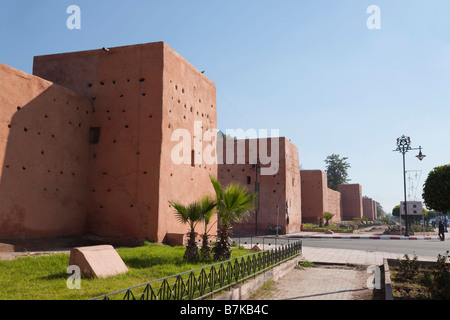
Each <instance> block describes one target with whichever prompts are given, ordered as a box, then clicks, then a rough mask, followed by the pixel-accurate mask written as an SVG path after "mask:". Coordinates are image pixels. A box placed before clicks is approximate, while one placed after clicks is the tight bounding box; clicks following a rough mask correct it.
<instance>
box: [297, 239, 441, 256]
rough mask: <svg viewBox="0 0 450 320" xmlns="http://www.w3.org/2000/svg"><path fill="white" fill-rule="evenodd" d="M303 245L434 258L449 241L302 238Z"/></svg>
mask: <svg viewBox="0 0 450 320" xmlns="http://www.w3.org/2000/svg"><path fill="white" fill-rule="evenodd" d="M302 243H303V247H312V248H333V249H346V250H360V251H368V252H391V253H398V254H408V255H410V256H414V255H417V256H426V257H433V258H436V257H437V255H438V254H445V252H446V251H447V250H450V241H445V242H442V241H439V240H414V241H401V240H398V241H396V240H365V239H361V240H346V239H302Z"/></svg>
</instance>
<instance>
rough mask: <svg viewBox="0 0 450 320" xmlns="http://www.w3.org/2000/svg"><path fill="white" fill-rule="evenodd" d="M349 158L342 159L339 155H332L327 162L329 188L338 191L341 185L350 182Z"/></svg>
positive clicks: (326, 170)
mask: <svg viewBox="0 0 450 320" xmlns="http://www.w3.org/2000/svg"><path fill="white" fill-rule="evenodd" d="M347 160H348V158H347V157H343V158H341V157H340V156H339V155H338V154H332V155H331V156H328V157H327V159H326V160H325V163H326V169H325V172H326V173H327V178H328V188H330V189H333V190H336V191H338V189H339V185H341V184H346V183H348V182H349V181H350V179H349V178H348V169H349V168H350V164H349V163H348V162H347Z"/></svg>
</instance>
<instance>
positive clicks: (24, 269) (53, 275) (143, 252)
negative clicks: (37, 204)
mask: <svg viewBox="0 0 450 320" xmlns="http://www.w3.org/2000/svg"><path fill="white" fill-rule="evenodd" d="M184 251H185V247H169V246H164V245H159V244H153V243H146V244H144V245H143V246H140V247H136V248H119V249H117V252H118V253H119V255H120V256H121V258H122V259H123V261H124V262H125V264H126V265H127V267H128V269H129V272H128V273H126V274H122V275H117V276H114V277H111V278H107V279H82V280H81V289H79V290H78V289H73V290H70V289H68V288H67V279H68V278H69V275H68V274H67V267H68V266H69V255H68V254H54V255H50V256H40V257H24V258H17V259H15V260H12V261H0V300H80V299H82V300H85V299H89V298H94V297H97V296H100V295H102V294H106V293H110V292H114V291H118V290H121V289H125V288H128V287H131V286H134V285H138V284H141V283H144V282H148V281H151V280H156V279H159V278H163V277H166V276H170V275H174V274H177V273H181V272H184V271H188V270H191V269H196V268H200V267H202V266H204V265H209V264H213V263H214V262H199V263H189V262H187V261H185V260H184V259H183V254H184ZM248 253H249V252H248V251H247V250H243V249H236V248H234V249H233V250H232V254H233V256H232V257H233V258H235V257H239V256H243V255H246V254H248Z"/></svg>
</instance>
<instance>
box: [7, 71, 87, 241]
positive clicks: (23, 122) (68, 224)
mask: <svg viewBox="0 0 450 320" xmlns="http://www.w3.org/2000/svg"><path fill="white" fill-rule="evenodd" d="M0 106H1V108H0V153H1V154H2V156H1V160H0V172H1V180H0V238H2V239H25V238H45V237H56V236H72V235H79V234H82V233H83V232H84V227H85V222H86V207H87V204H88V192H87V189H86V185H87V181H88V171H87V168H88V163H89V145H88V144H87V141H88V140H89V124H90V116H91V111H92V103H91V101H90V100H89V99H87V98H85V97H82V96H80V95H78V94H76V93H74V92H72V91H70V90H68V89H66V88H63V87H61V86H58V85H55V84H53V83H52V82H49V81H46V80H44V79H41V78H39V77H36V76H32V75H29V74H26V73H24V72H22V71H19V70H16V69H13V68H10V67H8V66H5V65H3V64H0Z"/></svg>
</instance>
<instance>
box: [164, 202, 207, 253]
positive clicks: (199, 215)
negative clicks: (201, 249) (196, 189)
mask: <svg viewBox="0 0 450 320" xmlns="http://www.w3.org/2000/svg"><path fill="white" fill-rule="evenodd" d="M169 203H170V205H171V206H172V207H174V209H175V214H176V217H177V220H178V221H179V222H181V223H183V224H188V225H189V232H188V244H187V246H186V251H185V253H184V258H185V259H188V260H195V259H198V248H197V243H196V242H195V238H196V236H197V232H195V227H196V226H197V224H198V223H199V222H200V221H202V219H203V217H204V215H205V214H206V213H207V212H209V211H213V209H214V207H215V206H216V203H215V202H214V201H213V200H211V199H210V198H206V197H205V198H203V199H202V200H201V201H195V202H192V203H190V204H189V205H187V206H184V205H182V204H181V203H178V202H173V201H169Z"/></svg>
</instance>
